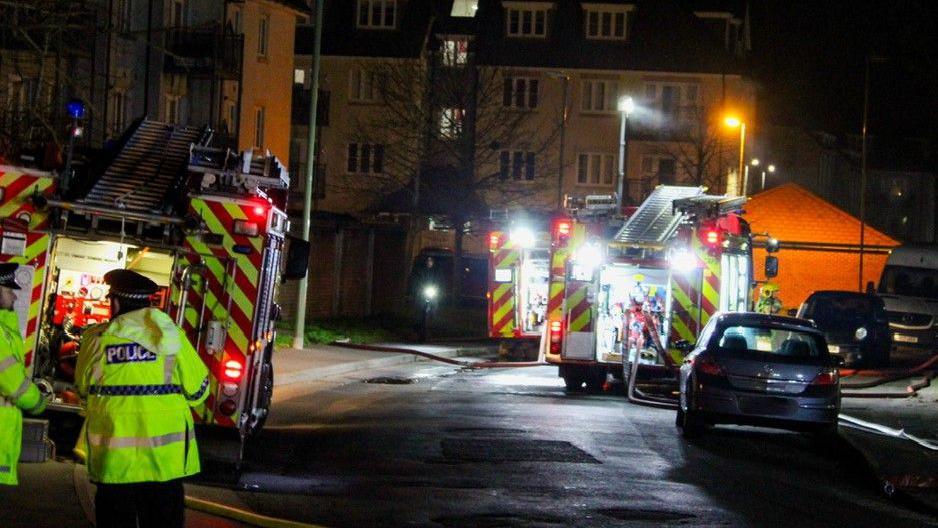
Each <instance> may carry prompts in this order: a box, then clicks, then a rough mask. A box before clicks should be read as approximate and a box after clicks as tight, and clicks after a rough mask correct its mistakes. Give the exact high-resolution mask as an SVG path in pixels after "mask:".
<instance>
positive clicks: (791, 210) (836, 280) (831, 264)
mask: <svg viewBox="0 0 938 528" xmlns="http://www.w3.org/2000/svg"><path fill="white" fill-rule="evenodd" d="M745 218H746V220H748V221H749V223H750V225H751V226H752V231H753V233H768V234H769V235H770V236H772V237H775V238H777V239H778V240H779V241H780V243H781V247H782V249H781V251H779V253H777V255H778V260H779V274H778V277H776V278H775V279H774V282H776V283H777V284H778V285H779V287H780V289H781V291H780V294H781V299H782V302H783V304H784V307H785V308H786V309H788V308H797V307H798V305H799V304H801V302H802V301H804V300H805V298H807V297H808V295H810V294H811V292H813V291H816V290H852V291H856V290H857V289H858V286H859V284H860V281H859V280H858V278H859V275H858V274H859V262H860V253H859V244H860V221H859V220H858V219H857V218H855V217H853V216H851V215H850V214H848V213H846V212H845V211H843V210H841V209H839V208H837V207H836V206H834V205H832V204H830V203H829V202H827V201H825V200H824V199H822V198H821V197H819V196H817V195H816V194H813V193H811V192H810V191H808V190H807V189H805V188H804V187H801V186H799V185H797V184H794V183H786V184H783V185H780V186H778V187H775V188H772V189H769V190H768V191H764V192H761V193H759V194H756V195H755V196H753V197H752V198H751V199H750V200H749V203H748V204H747V205H746V214H745ZM898 245H899V242H898V241H896V240H895V239H893V238H890V237H888V236H886V235H884V234H883V233H881V232H880V231H877V230H876V229H873V228H871V227H869V226H867V227H866V229H865V234H864V255H863V280H862V284H864V285H865V284H866V283H867V282H868V281H873V282H878V281H879V275H880V274H881V273H882V271H883V266H885V265H886V257H887V256H888V254H889V249H890V248H893V247H896V246H898ZM754 253H755V254H754V259H755V260H754V261H755V262H756V263H757V265H756V270H755V277H756V280H764V279H765V277H764V275H763V270H762V267H761V265H760V264H761V263H762V262H763V261H764V260H765V250H762V249H756V250H755V252H754Z"/></svg>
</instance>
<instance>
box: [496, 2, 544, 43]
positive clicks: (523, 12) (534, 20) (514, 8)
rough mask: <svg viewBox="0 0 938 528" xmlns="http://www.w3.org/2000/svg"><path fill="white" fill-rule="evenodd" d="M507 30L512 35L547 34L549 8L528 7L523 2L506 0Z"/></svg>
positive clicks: (533, 35) (536, 35)
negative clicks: (507, 0) (508, 0)
mask: <svg viewBox="0 0 938 528" xmlns="http://www.w3.org/2000/svg"><path fill="white" fill-rule="evenodd" d="M505 6H506V9H505V24H506V29H505V32H506V33H507V34H508V36H510V37H544V36H546V35H547V8H546V7H543V8H542V7H537V8H535V7H526V6H524V4H523V3H516V2H505Z"/></svg>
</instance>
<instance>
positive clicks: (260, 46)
mask: <svg viewBox="0 0 938 528" xmlns="http://www.w3.org/2000/svg"><path fill="white" fill-rule="evenodd" d="M269 39H270V16H268V15H263V16H261V19H260V21H259V22H258V25H257V54H258V55H259V56H261V57H266V56H267V45H268V44H269V42H268V41H269Z"/></svg>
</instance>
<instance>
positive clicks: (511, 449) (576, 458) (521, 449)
mask: <svg viewBox="0 0 938 528" xmlns="http://www.w3.org/2000/svg"><path fill="white" fill-rule="evenodd" d="M440 445H441V447H442V448H443V456H444V457H446V458H447V459H449V460H456V461H460V462H572V463H580V464H599V463H600V462H599V461H598V460H596V459H595V458H593V456H592V455H590V454H589V453H587V452H586V451H583V450H582V449H580V448H579V447H576V446H575V445H573V444H571V443H570V442H562V441H558V440H527V439H523V440H518V439H507V438H480V439H464V438H444V439H443V440H442V441H441V442H440Z"/></svg>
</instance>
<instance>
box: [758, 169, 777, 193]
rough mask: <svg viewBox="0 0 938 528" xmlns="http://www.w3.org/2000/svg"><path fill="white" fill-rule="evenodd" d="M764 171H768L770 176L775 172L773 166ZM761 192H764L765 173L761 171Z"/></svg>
mask: <svg viewBox="0 0 938 528" xmlns="http://www.w3.org/2000/svg"><path fill="white" fill-rule="evenodd" d="M765 169H766V170H767V171H769V174H772V173H773V172H775V165H769V166H768V167H766V168H765ZM761 190H763V191H764V190H765V171H762V189H761Z"/></svg>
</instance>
